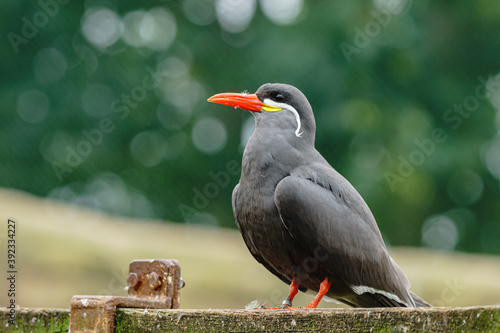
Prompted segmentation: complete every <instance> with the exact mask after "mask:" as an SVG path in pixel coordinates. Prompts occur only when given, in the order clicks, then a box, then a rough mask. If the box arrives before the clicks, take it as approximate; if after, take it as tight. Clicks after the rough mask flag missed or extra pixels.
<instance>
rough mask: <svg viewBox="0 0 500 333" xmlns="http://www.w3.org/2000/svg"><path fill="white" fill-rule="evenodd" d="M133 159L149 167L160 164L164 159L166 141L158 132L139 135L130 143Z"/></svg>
mask: <svg viewBox="0 0 500 333" xmlns="http://www.w3.org/2000/svg"><path fill="white" fill-rule="evenodd" d="M130 152H131V154H132V157H133V158H134V159H135V160H136V161H138V162H139V163H141V164H143V165H144V166H147V167H153V166H155V165H157V164H158V163H160V162H161V161H162V159H163V157H164V152H165V140H164V139H163V137H162V136H161V135H160V134H159V133H157V132H142V133H139V134H137V135H136V136H135V137H134V138H133V139H132V142H131V143H130Z"/></svg>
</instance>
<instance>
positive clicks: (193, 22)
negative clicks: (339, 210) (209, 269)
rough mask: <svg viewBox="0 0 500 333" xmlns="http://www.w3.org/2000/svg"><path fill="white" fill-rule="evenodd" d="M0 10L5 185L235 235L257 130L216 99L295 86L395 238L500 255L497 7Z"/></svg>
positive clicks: (113, 5) (77, 6) (382, 3)
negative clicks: (242, 171) (250, 143)
mask: <svg viewBox="0 0 500 333" xmlns="http://www.w3.org/2000/svg"><path fill="white" fill-rule="evenodd" d="M1 6H2V7H3V10H2V11H0V17H1V18H2V22H4V24H2V27H1V28H0V30H1V33H0V34H1V35H2V36H4V38H3V42H2V47H1V49H0V56H1V59H2V64H1V66H0V78H1V81H0V104H1V105H2V112H1V113H0V121H1V124H2V126H1V128H0V140H1V142H2V145H1V146H0V156H1V160H0V174H1V175H2V177H1V179H0V186H3V187H9V188H16V189H20V190H24V191H27V192H30V193H33V194H36V195H38V196H42V197H50V198H56V199H60V200H65V201H68V202H71V203H74V204H78V205H84V206H89V207H92V208H94V209H97V210H102V211H107V212H111V213H115V214H120V215H125V216H139V217H146V218H160V219H165V220H172V221H179V222H187V223H206V224H216V225H220V226H225V227H234V221H233V218H232V211H231V204H230V197H231V192H232V189H233V187H234V185H235V184H236V183H237V182H238V179H239V176H238V175H237V173H238V172H237V171H238V170H237V168H238V167H239V165H240V161H241V154H242V148H243V146H244V143H245V140H246V138H247V137H248V135H249V133H250V132H251V129H252V123H253V120H252V117H251V115H249V114H248V112H244V111H241V110H233V109H230V108H225V107H222V106H217V105H210V104H208V103H206V98H208V97H209V96H211V95H212V94H215V93H219V92H231V91H232V92H238V91H244V90H248V91H251V92H253V91H255V90H256V89H257V88H258V87H259V86H260V85H261V84H263V83H266V82H284V83H289V84H292V85H295V86H297V87H298V88H299V89H301V90H302V91H303V92H304V93H305V95H306V96H307V97H308V99H309V101H310V102H311V104H312V106H313V109H314V111H315V116H316V121H317V125H318V126H317V136H316V137H317V141H316V145H317V148H318V150H319V151H320V152H321V153H322V154H323V155H324V156H325V158H326V159H327V160H328V161H330V163H331V164H332V165H333V166H334V167H335V168H336V169H337V170H338V171H339V172H341V173H342V174H343V175H344V176H345V177H346V178H347V179H348V180H349V181H350V182H351V183H352V184H353V185H354V186H355V187H356V188H357V189H358V190H359V191H360V193H361V194H362V195H363V197H364V198H365V200H366V201H367V203H368V205H369V206H370V207H371V209H372V211H373V213H374V215H375V217H376V219H377V221H378V223H379V226H380V229H381V231H382V233H383V235H384V237H385V239H386V241H387V243H388V244H393V245H413V246H418V245H425V246H430V247H434V248H438V249H444V250H452V249H456V250H462V251H473V252H490V253H500V246H499V245H498V239H500V205H498V202H499V201H500V193H499V182H498V180H499V178H500V136H499V135H498V131H499V130H500V121H499V119H500V117H499V116H498V114H497V111H498V110H499V108H500V89H498V87H499V84H498V83H499V82H500V78H499V77H498V76H497V75H498V72H499V71H500V68H499V67H500V37H499V35H498V31H500V6H499V5H498V2H497V1H493V0H481V1H474V2H471V1H466V0H461V1H456V2H454V3H453V4H449V3H448V2H445V1H433V2H430V1H425V0H424V1H409V0H408V1H405V0H400V1H397V0H374V1H373V2H367V1H351V2H341V1H309V2H304V3H303V2H302V1H300V0H288V1H278V0H260V1H259V2H258V3H257V1H256V0H252V1H250V0H248V1H243V0H217V1H211V0H184V1H141V2H139V1H127V2H120V1H112V0H86V1H81V2H69V1H67V0H41V1H39V2H28V1H12V0H10V1H3V2H2V5H1ZM485 95H487V96H486V97H487V98H484V96H485ZM235 169H236V171H235ZM10 214H12V215H15V212H11V213H10Z"/></svg>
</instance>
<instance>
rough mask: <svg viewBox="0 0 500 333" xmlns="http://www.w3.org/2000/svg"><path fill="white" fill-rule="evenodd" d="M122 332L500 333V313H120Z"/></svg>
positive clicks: (497, 309) (435, 310) (460, 310)
mask: <svg viewBox="0 0 500 333" xmlns="http://www.w3.org/2000/svg"><path fill="white" fill-rule="evenodd" d="M116 331H117V332H391V333H392V332H500V307H470V308H430V309H406V308H398V309H395V308H392V309H369V310H368V309H324V310H323V309H315V310H147V311H145V310H132V309H120V310H119V311H118V314H117V330H116Z"/></svg>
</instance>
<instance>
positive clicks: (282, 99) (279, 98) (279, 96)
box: [274, 94, 285, 102]
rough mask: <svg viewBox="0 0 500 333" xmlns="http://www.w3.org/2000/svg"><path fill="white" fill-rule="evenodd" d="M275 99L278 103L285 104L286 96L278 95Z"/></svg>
mask: <svg viewBox="0 0 500 333" xmlns="http://www.w3.org/2000/svg"><path fill="white" fill-rule="evenodd" d="M274 99H275V100H276V102H284V101H285V96H283V95H282V94H277V95H276V97H275V98H274Z"/></svg>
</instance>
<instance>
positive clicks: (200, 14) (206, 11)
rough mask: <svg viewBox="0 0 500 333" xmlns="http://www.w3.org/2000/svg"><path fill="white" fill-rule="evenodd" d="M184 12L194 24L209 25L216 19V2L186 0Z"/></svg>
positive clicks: (183, 6) (183, 5)
mask: <svg viewBox="0 0 500 333" xmlns="http://www.w3.org/2000/svg"><path fill="white" fill-rule="evenodd" d="M182 12H183V13H184V15H185V16H186V18H187V19H188V20H189V21H191V22H192V23H194V24H198V25H209V24H210V23H212V22H213V21H214V20H215V12H214V4H213V1H211V0H185V1H183V3H182Z"/></svg>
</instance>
